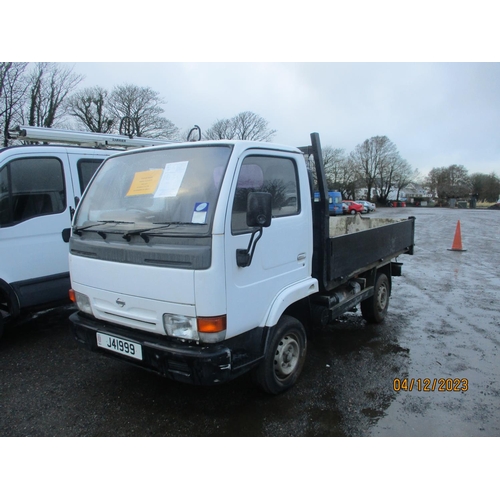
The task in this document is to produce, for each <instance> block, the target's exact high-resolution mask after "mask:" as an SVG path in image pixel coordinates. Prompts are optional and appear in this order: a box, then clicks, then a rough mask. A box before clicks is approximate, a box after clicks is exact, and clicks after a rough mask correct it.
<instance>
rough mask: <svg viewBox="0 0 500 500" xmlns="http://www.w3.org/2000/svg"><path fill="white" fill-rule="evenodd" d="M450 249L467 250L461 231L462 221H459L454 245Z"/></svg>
mask: <svg viewBox="0 0 500 500" xmlns="http://www.w3.org/2000/svg"><path fill="white" fill-rule="evenodd" d="M448 250H454V251H456V252H466V251H467V250H464V249H463V248H462V231H460V221H457V228H456V229H455V237H454V238H453V245H451V248H448Z"/></svg>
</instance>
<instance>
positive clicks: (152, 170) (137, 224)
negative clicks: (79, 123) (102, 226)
mask: <svg viewBox="0 0 500 500" xmlns="http://www.w3.org/2000/svg"><path fill="white" fill-rule="evenodd" d="M230 155H231V148H230V147H229V146H227V145H221V146H217V145H216V146H214V145H207V146H203V145H199V144H197V145H193V146H190V147H186V146H183V147H177V148H165V149H158V150H155V151H151V150H150V151H144V150H143V151H134V152H133V153H129V154H123V155H117V156H115V157H112V158H109V159H108V160H107V161H106V162H104V163H103V165H102V167H101V168H100V170H99V171H98V172H97V174H96V176H95V177H94V178H93V180H92V182H91V184H90V186H89V188H88V190H87V192H86V193H85V196H84V197H83V199H82V201H81V203H80V205H79V207H78V211H77V214H76V217H75V221H74V225H75V227H78V228H80V229H85V228H86V227H88V228H89V229H90V226H91V225H95V224H98V223H100V222H105V221H120V228H119V229H120V230H123V231H130V230H131V229H132V228H133V229H134V230H141V229H148V228H155V227H158V229H159V228H160V226H162V227H163V228H172V230H175V229H176V228H177V229H178V228H179V227H183V228H186V227H189V229H187V231H189V232H194V233H196V234H206V233H207V232H208V231H209V230H210V228H211V222H212V217H213V213H214V210H215V204H216V202H217V197H218V193H219V188H220V185H221V183H222V179H223V176H224V172H225V169H226V166H227V163H228V161H229V157H230ZM127 224H130V226H131V227H127ZM95 230H96V231H97V227H96V229H95ZM185 231H186V229H184V230H183V232H185Z"/></svg>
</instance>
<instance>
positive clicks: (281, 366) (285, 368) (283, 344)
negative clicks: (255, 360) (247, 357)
mask: <svg viewBox="0 0 500 500" xmlns="http://www.w3.org/2000/svg"><path fill="white" fill-rule="evenodd" d="M306 351H307V337H306V332H305V329H304V327H303V325H302V323H301V322H300V321H298V320H297V319H295V318H292V317H291V316H282V317H281V318H280V320H279V321H278V324H277V325H276V326H275V327H273V329H272V332H271V337H270V340H269V346H268V349H267V351H266V353H265V355H264V359H263V360H262V361H261V363H260V365H259V366H257V368H256V369H255V372H254V379H255V381H256V382H257V384H258V385H259V386H260V387H261V388H262V389H263V390H264V391H265V392H268V393H269V394H279V393H280V392H284V391H286V390H287V389H289V388H290V387H292V386H293V385H294V384H295V382H296V381H297V379H298V378H299V375H300V373H301V372H302V368H303V366H304V361H305V358H306Z"/></svg>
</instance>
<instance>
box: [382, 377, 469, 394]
mask: <svg viewBox="0 0 500 500" xmlns="http://www.w3.org/2000/svg"><path fill="white" fill-rule="evenodd" d="M392 388H393V389H394V391H395V392H400V391H407V392H412V391H417V392H466V391H468V390H469V380H468V379H466V378H395V379H394V381H393V384H392Z"/></svg>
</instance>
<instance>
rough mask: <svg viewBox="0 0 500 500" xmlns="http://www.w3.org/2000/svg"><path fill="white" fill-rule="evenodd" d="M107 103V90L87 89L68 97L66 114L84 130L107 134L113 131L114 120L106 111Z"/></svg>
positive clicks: (97, 87)
mask: <svg viewBox="0 0 500 500" xmlns="http://www.w3.org/2000/svg"><path fill="white" fill-rule="evenodd" d="M107 103H108V91H107V90H105V89H103V88H102V87H99V86H95V87H89V88H85V89H82V90H80V91H78V92H76V93H75V94H73V95H72V96H71V97H69V99H68V101H67V103H66V112H67V113H68V114H69V115H70V116H73V117H74V118H76V120H77V123H78V124H79V125H80V126H81V125H83V127H84V129H85V130H88V131H90V132H103V133H108V132H111V131H113V127H114V125H115V120H114V119H113V118H112V116H111V113H110V112H109V111H108V110H107Z"/></svg>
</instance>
